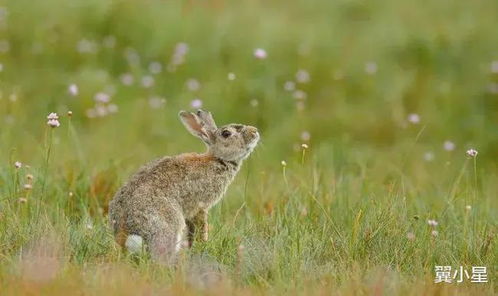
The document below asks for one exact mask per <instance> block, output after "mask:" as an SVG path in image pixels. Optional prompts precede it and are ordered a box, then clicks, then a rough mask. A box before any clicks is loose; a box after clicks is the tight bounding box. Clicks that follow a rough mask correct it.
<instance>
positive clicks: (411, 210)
mask: <svg viewBox="0 0 498 296" xmlns="http://www.w3.org/2000/svg"><path fill="white" fill-rule="evenodd" d="M0 6H1V7H2V8H1V9H0V64H1V67H0V70H1V71H0V94H1V95H0V122H1V128H0V152H1V153H0V295H70V294H76V295H164V294H166V295H169V294H171V295H190V294H207V295H220V294H227V295H250V294H258V295H288V294H291V295H494V294H495V293H497V290H498V289H497V280H498V251H497V247H498V246H497V234H498V199H497V197H498V165H497V164H498V163H497V160H498V35H497V31H496V30H497V28H498V2H496V1H480V0H477V1H465V2H463V1H459V2H450V1H426V0H422V1H394V0H380V1H374V2H369V1H354V0H352V1H349V0H340V1H325V0H323V1H318V0H316V1H304V0H301V1H235V0H234V1H224V0H212V1H180V2H176V1H152V0H146V1H131V0H121V1H110V0H99V1H97V0H85V1H83V0H72V1H56V0H46V1H27V0H15V1H14V0H10V1H1V5H0ZM258 48H260V49H263V50H264V53H266V57H265V56H264V54H263V52H262V51H261V50H260V51H259V52H258V54H259V56H255V51H256V49H258ZM71 85H73V86H71ZM200 105H202V108H204V109H207V110H210V111H211V112H213V114H214V116H215V119H216V120H217V122H218V123H219V124H220V125H221V124H226V123H231V122H236V123H245V124H251V125H255V126H257V127H258V128H259V129H260V132H261V135H262V140H261V142H260V145H259V147H258V148H257V149H256V151H255V152H254V153H253V154H252V156H251V157H250V158H249V159H248V160H247V161H246V162H245V163H244V165H243V168H242V170H241V171H240V173H239V175H238V176H237V178H236V180H235V181H234V183H233V184H232V185H231V187H230V188H229V190H228V192H227V194H226V196H225V198H224V199H223V200H222V201H221V202H220V203H219V204H218V205H217V206H216V207H215V208H213V209H212V210H211V211H210V228H211V229H210V240H209V241H208V242H207V243H202V242H198V243H196V244H195V245H194V247H193V248H192V249H191V250H183V251H181V253H180V259H179V264H178V266H177V267H176V268H167V267H164V266H162V265H158V264H156V263H154V262H153V261H151V259H150V258H149V257H148V256H147V255H141V256H137V255H130V254H127V253H126V252H124V251H122V250H121V249H120V248H119V247H118V246H117V245H116V244H115V243H114V240H113V237H112V234H111V232H110V229H109V227H108V225H107V221H108V220H107V205H108V202H109V200H110V199H111V198H112V197H113V195H114V193H115V192H116V190H117V189H118V188H119V186H121V184H123V183H124V182H125V181H126V180H127V178H128V177H129V176H130V175H131V174H132V173H133V172H134V171H135V170H137V169H138V168H139V167H140V166H141V165H142V164H144V163H146V162H148V161H150V160H153V159H155V158H157V157H160V156H163V155H174V154H178V153H182V152H190V151H198V152H201V151H202V150H203V149H204V145H203V144H202V143H201V142H200V141H199V140H198V139H196V138H194V137H192V136H191V135H189V134H188V132H187V131H186V130H185V128H184V127H183V126H182V124H181V123H180V121H179V120H178V116H177V114H178V111H179V110H190V109H193V108H194V107H198V106H200ZM68 111H71V112H72V116H68V115H67V113H68ZM51 112H56V113H57V114H58V115H59V117H60V118H59V122H60V126H59V127H57V128H51V127H49V126H48V125H47V116H48V114H49V113H51ZM302 144H306V145H307V148H303V147H302ZM471 148H473V149H476V150H477V151H478V155H477V156H476V157H470V156H468V155H467V154H466V151H467V150H468V149H471ZM282 161H284V162H285V166H284V165H283V163H282ZM16 162H20V163H18V164H17V166H18V167H19V166H20V167H19V168H17V167H16ZM428 220H435V221H437V224H438V225H437V226H434V225H429V223H428ZM431 223H433V222H432V221H431ZM436 266H452V272H451V275H452V276H453V272H454V271H458V268H459V267H460V266H462V267H463V268H464V269H466V270H468V272H469V273H470V272H471V268H472V266H485V267H487V276H488V282H487V283H472V282H471V279H470V278H465V277H464V281H463V283H457V280H458V277H457V278H455V279H453V282H452V283H438V284H436V283H434V281H435V275H436V273H435V267H436Z"/></svg>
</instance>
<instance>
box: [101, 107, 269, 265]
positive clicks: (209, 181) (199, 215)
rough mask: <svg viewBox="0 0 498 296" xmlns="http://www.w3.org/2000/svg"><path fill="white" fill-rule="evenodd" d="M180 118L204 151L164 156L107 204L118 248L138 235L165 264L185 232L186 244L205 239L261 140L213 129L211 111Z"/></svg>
mask: <svg viewBox="0 0 498 296" xmlns="http://www.w3.org/2000/svg"><path fill="white" fill-rule="evenodd" d="M179 116H180V119H181V121H182V122H183V124H184V125H185V127H186V128H187V130H189V131H190V132H191V133H192V134H193V135H195V136H197V137H199V138H200V139H201V140H202V141H203V142H204V143H205V144H206V145H207V147H208V149H207V152H205V153H202V154H198V153H185V154H180V155H177V156H166V157H163V158H161V159H158V160H155V161H153V162H151V163H149V164H147V165H145V166H144V167H142V168H141V169H140V170H139V171H138V172H137V173H136V174H135V175H134V176H132V177H131V179H130V180H129V181H128V182H127V183H126V184H125V185H124V186H123V187H121V188H120V189H119V191H118V192H117V193H116V195H115V197H114V199H113V200H112V201H111V203H110V205H109V218H110V222H111V226H112V228H113V230H114V235H115V237H116V240H117V242H118V243H119V244H120V245H121V246H124V245H125V242H126V240H127V238H128V236H129V235H138V236H140V237H141V238H142V239H143V241H144V242H145V245H146V246H147V249H148V250H149V251H150V252H151V255H152V256H153V258H155V259H160V260H165V261H167V262H172V261H173V260H174V257H175V254H176V252H177V251H178V250H179V248H180V246H181V243H182V238H183V236H184V234H186V235H187V237H188V245H189V246H191V245H192V243H193V241H194V237H195V235H196V233H198V234H199V235H200V237H201V238H202V240H204V241H206V240H207V238H208V223H207V216H208V210H209V209H210V208H211V207H212V206H214V205H215V204H216V203H217V202H218V201H220V199H221V198H222V197H223V195H224V193H225V191H226V189H227V187H228V185H229V184H230V183H231V182H232V180H233V178H234V177H235V175H236V174H237V172H238V171H239V169H240V166H241V164H242V161H243V160H244V159H245V158H247V156H249V154H250V153H251V152H252V150H253V149H254V148H255V146H256V144H257V142H258V140H259V134H258V131H257V129H256V128H255V127H252V126H247V125H241V124H229V125H226V126H223V127H220V128H217V127H216V124H215V122H214V120H213V118H212V116H211V113H209V112H206V111H203V110H198V111H197V112H196V113H190V112H185V111H181V112H180V113H179ZM227 131H228V132H227ZM228 134H229V135H228ZM227 135H228V136H227Z"/></svg>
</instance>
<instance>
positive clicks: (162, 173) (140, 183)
mask: <svg viewBox="0 0 498 296" xmlns="http://www.w3.org/2000/svg"><path fill="white" fill-rule="evenodd" d="M238 169H239V168H238V165H233V164H229V163H224V162H220V161H219V160H217V159H215V158H213V157H211V156H209V155H204V154H196V153H188V154H181V155H177V156H174V157H163V158H161V159H158V160H155V161H152V162H151V163H149V164H147V165H145V166H144V167H142V168H141V169H139V171H138V172H137V173H135V174H134V175H133V176H132V177H131V178H130V180H129V181H128V183H126V184H125V185H124V186H123V187H121V188H120V189H119V191H118V192H117V193H116V195H115V197H114V199H113V201H112V202H111V204H110V220H111V223H112V224H113V226H114V231H115V233H117V232H119V231H120V229H122V228H126V229H127V231H126V232H127V233H130V231H133V230H132V229H130V228H135V227H132V225H127V224H136V223H134V222H133V220H135V218H136V217H143V216H151V215H166V214H167V213H165V211H168V210H171V208H175V209H177V210H179V211H181V212H182V213H181V214H182V215H183V216H184V218H186V219H188V218H190V217H192V216H194V215H195V214H196V213H197V212H199V210H201V209H209V208H210V207H212V206H213V205H214V204H216V202H218V200H219V199H220V198H221V197H222V195H223V194H224V193H225V191H226V188H227V187H228V185H229V183H230V182H231V181H232V179H233V177H234V176H235V174H236V173H237V171H238ZM138 224H139V223H138Z"/></svg>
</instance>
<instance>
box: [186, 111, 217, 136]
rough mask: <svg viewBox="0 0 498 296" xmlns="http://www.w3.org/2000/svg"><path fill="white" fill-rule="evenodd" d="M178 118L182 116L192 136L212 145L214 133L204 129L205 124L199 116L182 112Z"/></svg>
mask: <svg viewBox="0 0 498 296" xmlns="http://www.w3.org/2000/svg"><path fill="white" fill-rule="evenodd" d="M178 116H180V120H181V121H182V123H183V125H185V127H186V128H187V130H188V131H189V132H190V133H191V134H192V135H194V136H196V137H198V138H200V139H201V140H202V141H204V142H205V143H206V144H211V143H212V132H211V131H209V130H208V129H206V128H205V127H204V124H203V123H202V122H201V119H200V118H199V117H198V116H197V115H195V114H194V113H191V112H187V111H180V113H178Z"/></svg>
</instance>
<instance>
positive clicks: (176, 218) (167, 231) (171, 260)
mask: <svg viewBox="0 0 498 296" xmlns="http://www.w3.org/2000/svg"><path fill="white" fill-rule="evenodd" d="M153 220H154V221H153V223H150V224H149V226H150V231H149V235H148V236H149V237H148V246H149V249H150V253H151V256H152V259H153V260H155V261H157V262H159V263H165V264H168V265H172V264H175V261H176V254H177V253H178V251H179V250H180V249H181V247H182V240H183V232H184V230H185V219H184V218H183V215H182V214H181V213H180V212H178V211H168V213H167V214H166V215H161V216H160V217H159V216H155V217H153Z"/></svg>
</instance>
